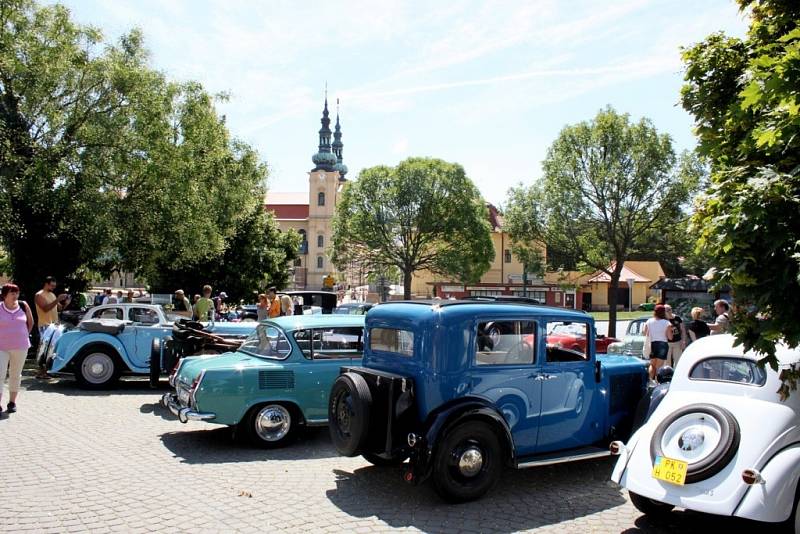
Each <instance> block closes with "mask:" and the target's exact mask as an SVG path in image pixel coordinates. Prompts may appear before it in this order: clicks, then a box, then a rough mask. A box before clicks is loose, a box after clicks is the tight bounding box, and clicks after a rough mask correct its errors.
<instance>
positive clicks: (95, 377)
mask: <svg viewBox="0 0 800 534" xmlns="http://www.w3.org/2000/svg"><path fill="white" fill-rule="evenodd" d="M119 373H120V370H119V368H118V366H117V363H116V361H115V357H114V355H113V354H112V353H111V349H106V348H96V349H90V350H88V351H86V352H85V353H84V354H83V355H82V356H81V357H80V358H79V359H78V361H77V364H76V366H75V379H76V380H77V381H78V384H79V385H80V386H81V387H82V388H85V389H105V388H107V387H109V386H111V385H112V384H114V383H115V382H116V381H117V380H118V379H119Z"/></svg>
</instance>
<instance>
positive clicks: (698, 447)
mask: <svg viewBox="0 0 800 534" xmlns="http://www.w3.org/2000/svg"><path fill="white" fill-rule="evenodd" d="M721 438H722V428H721V427H720V424H719V422H718V421H717V420H716V419H715V418H714V417H712V416H710V415H708V414H705V413H690V414H687V415H684V416H683V417H680V418H678V419H676V420H675V422H673V423H672V424H671V425H669V427H668V428H667V430H666V431H665V432H664V436H663V438H661V450H662V451H663V452H664V456H666V457H668V458H676V459H679V460H683V461H685V462H688V463H690V464H691V463H695V462H699V461H701V460H702V459H703V458H705V457H707V456H708V455H709V454H711V453H712V452H713V451H714V449H715V448H716V447H717V445H718V444H719V441H720V439H721Z"/></svg>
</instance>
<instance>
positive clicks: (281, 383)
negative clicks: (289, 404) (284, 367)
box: [258, 371, 294, 389]
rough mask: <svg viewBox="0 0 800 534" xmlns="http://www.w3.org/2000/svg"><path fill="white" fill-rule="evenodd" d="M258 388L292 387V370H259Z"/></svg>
mask: <svg viewBox="0 0 800 534" xmlns="http://www.w3.org/2000/svg"><path fill="white" fill-rule="evenodd" d="M258 387H259V389H294V372H293V371H259V372H258Z"/></svg>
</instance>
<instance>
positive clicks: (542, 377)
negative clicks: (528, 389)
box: [532, 373, 557, 382]
mask: <svg viewBox="0 0 800 534" xmlns="http://www.w3.org/2000/svg"><path fill="white" fill-rule="evenodd" d="M532 376H533V379H534V380H538V381H540V382H541V381H545V380H553V379H555V378H557V376H556V375H549V374H547V373H540V374H538V375H532Z"/></svg>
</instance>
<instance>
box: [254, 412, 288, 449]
mask: <svg viewBox="0 0 800 534" xmlns="http://www.w3.org/2000/svg"><path fill="white" fill-rule="evenodd" d="M291 426H292V417H291V415H289V410H287V409H286V408H285V407H283V406H280V405H278V404H273V405H270V406H266V407H264V408H262V409H261V411H260V412H258V415H257V416H256V433H257V434H258V437H260V438H261V439H263V440H264V441H279V440H281V439H283V438H284V437H286V434H288V433H289V429H290V428H291Z"/></svg>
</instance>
